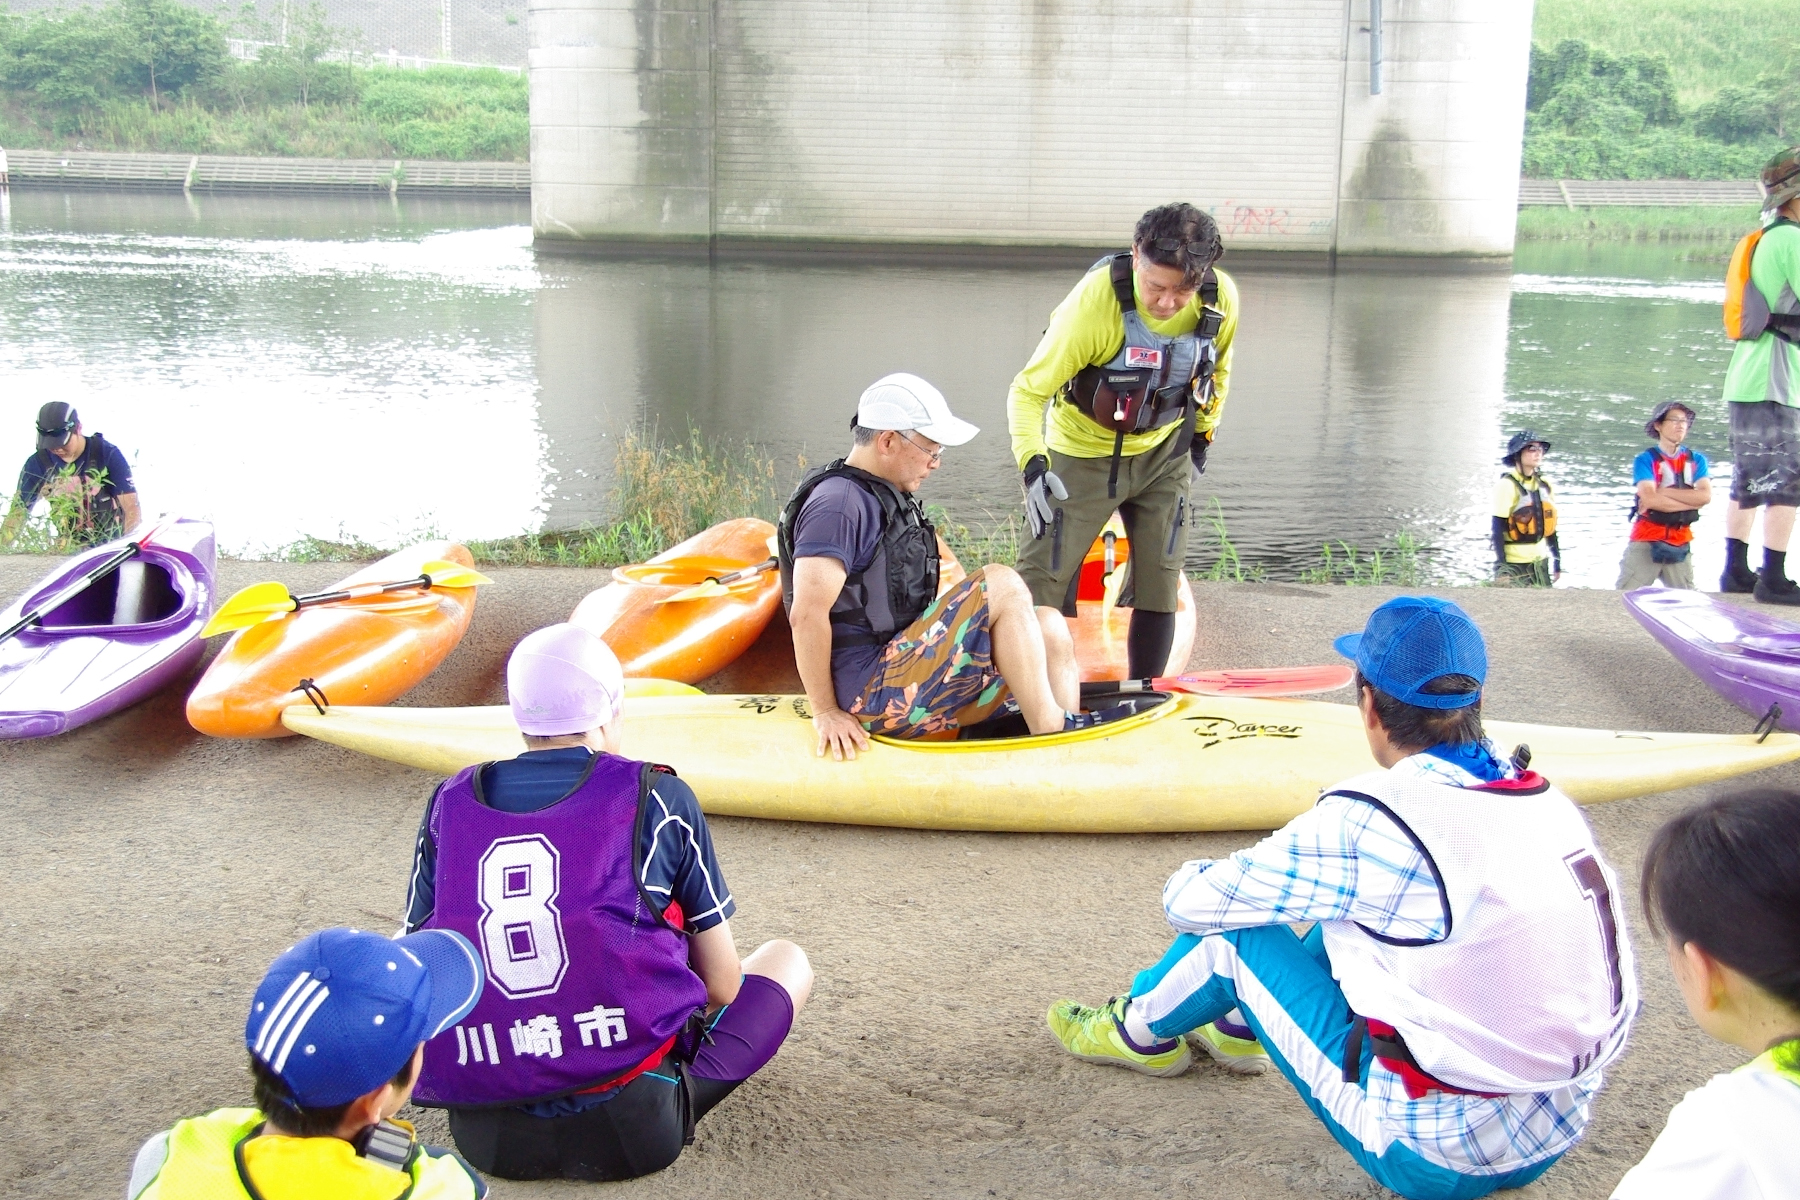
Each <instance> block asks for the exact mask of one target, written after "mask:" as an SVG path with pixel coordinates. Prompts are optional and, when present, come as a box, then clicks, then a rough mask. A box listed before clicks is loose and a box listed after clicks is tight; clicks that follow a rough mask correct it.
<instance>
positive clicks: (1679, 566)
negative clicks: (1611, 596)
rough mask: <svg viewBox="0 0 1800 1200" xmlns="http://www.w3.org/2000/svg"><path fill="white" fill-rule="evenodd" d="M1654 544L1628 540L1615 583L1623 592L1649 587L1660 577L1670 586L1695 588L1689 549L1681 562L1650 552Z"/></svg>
mask: <svg viewBox="0 0 1800 1200" xmlns="http://www.w3.org/2000/svg"><path fill="white" fill-rule="evenodd" d="M1655 544H1656V543H1654V542H1627V543H1625V557H1624V559H1623V560H1622V561H1621V562H1620V563H1619V582H1618V583H1617V584H1615V585H1614V586H1615V587H1617V588H1618V589H1619V590H1620V591H1621V592H1629V591H1633V590H1635V589H1637V588H1641V587H1649V586H1650V585H1651V584H1653V583H1655V582H1656V581H1657V580H1659V579H1660V580H1662V582H1663V583H1664V584H1665V585H1667V586H1668V587H1672V588H1689V589H1692V588H1693V586H1694V556H1693V555H1692V554H1691V553H1690V554H1689V555H1688V556H1687V557H1686V558H1684V559H1682V560H1681V561H1680V562H1674V563H1659V562H1657V561H1656V560H1655V559H1654V558H1652V557H1651V556H1650V547H1651V546H1653V545H1655Z"/></svg>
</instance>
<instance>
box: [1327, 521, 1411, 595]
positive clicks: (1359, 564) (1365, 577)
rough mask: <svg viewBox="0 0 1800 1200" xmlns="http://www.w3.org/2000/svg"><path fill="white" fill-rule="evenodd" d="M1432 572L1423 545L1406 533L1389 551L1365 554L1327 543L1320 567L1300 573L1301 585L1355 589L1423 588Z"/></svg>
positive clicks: (1345, 544) (1346, 545)
mask: <svg viewBox="0 0 1800 1200" xmlns="http://www.w3.org/2000/svg"><path fill="white" fill-rule="evenodd" d="M1427 575H1428V572H1427V570H1426V568H1425V564H1424V563H1423V562H1422V561H1421V560H1420V558H1419V542H1418V539H1417V538H1415V537H1413V535H1412V534H1410V533H1408V532H1407V531H1406V530H1404V529H1403V530H1401V531H1400V532H1399V533H1396V534H1395V535H1394V538H1393V541H1392V542H1391V543H1390V544H1389V545H1388V546H1386V547H1385V548H1379V549H1375V550H1361V549H1358V548H1357V547H1355V546H1352V545H1351V544H1350V543H1348V542H1345V541H1338V542H1335V543H1334V542H1326V543H1325V544H1324V546H1322V547H1321V548H1320V553H1319V563H1318V565H1317V566H1314V567H1308V568H1306V569H1305V570H1302V571H1301V572H1300V582H1301V583H1342V584H1348V585H1350V586H1351V587H1403V588H1410V587H1423V586H1424V585H1425V584H1426V583H1427V582H1428V580H1427Z"/></svg>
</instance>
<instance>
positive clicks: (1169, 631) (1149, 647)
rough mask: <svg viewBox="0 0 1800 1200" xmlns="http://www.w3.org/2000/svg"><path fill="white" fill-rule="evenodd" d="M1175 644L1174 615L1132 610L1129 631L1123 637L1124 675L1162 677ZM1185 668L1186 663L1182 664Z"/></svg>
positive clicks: (1138, 609)
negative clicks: (1125, 665) (1124, 654)
mask: <svg viewBox="0 0 1800 1200" xmlns="http://www.w3.org/2000/svg"><path fill="white" fill-rule="evenodd" d="M1174 645H1175V614H1174V613H1172V612H1166V613H1162V612H1149V611H1147V610H1145V609H1142V608H1134V609H1132V610H1131V632H1130V633H1128V634H1127V635H1126V637H1125V652H1126V661H1127V663H1128V664H1129V665H1128V666H1127V668H1126V673H1127V674H1128V675H1130V676H1131V677H1132V678H1133V679H1149V678H1150V677H1151V676H1154V675H1161V674H1162V673H1163V671H1164V669H1165V668H1166V667H1167V666H1168V665H1169V651H1170V650H1171V649H1172V648H1173V647H1174ZM1183 665H1184V666H1185V665H1186V664H1183Z"/></svg>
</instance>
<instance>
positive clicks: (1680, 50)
mask: <svg viewBox="0 0 1800 1200" xmlns="http://www.w3.org/2000/svg"><path fill="white" fill-rule="evenodd" d="M1531 36H1532V40H1533V41H1536V42H1538V43H1539V44H1541V45H1544V46H1554V45H1556V44H1557V43H1558V42H1560V41H1562V40H1563V39H1564V38H1575V39H1578V40H1580V41H1584V42H1590V43H1592V44H1593V45H1596V46H1600V47H1603V48H1604V49H1606V50H1609V51H1611V52H1612V53H1614V54H1660V55H1663V56H1665V57H1666V58H1667V59H1668V60H1669V65H1670V68H1671V70H1672V71H1673V74H1674V77H1675V86H1676V89H1677V91H1678V93H1679V94H1680V97H1681V101H1682V103H1683V104H1688V105H1692V104H1697V103H1699V102H1700V101H1703V100H1706V99H1709V98H1711V97H1712V95H1713V93H1715V92H1717V91H1718V90H1719V89H1720V88H1721V87H1724V86H1726V85H1729V84H1744V83H1748V82H1750V81H1751V80H1754V79H1756V78H1757V77H1759V76H1761V75H1768V74H1785V73H1786V72H1787V71H1788V69H1789V66H1790V64H1791V63H1792V61H1793V59H1794V57H1795V54H1796V51H1800V30H1797V29H1796V26H1795V24H1794V4H1793V0H1658V3H1655V4H1648V3H1645V0H1538V3H1537V8H1536V10H1535V12H1534V14H1533V16H1532V26H1531Z"/></svg>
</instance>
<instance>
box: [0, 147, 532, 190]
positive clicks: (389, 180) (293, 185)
mask: <svg viewBox="0 0 1800 1200" xmlns="http://www.w3.org/2000/svg"><path fill="white" fill-rule="evenodd" d="M0 174H4V176H5V177H6V179H7V181H8V182H9V183H10V184H11V186H13V187H55V188H71V187H74V188H127V189H144V190H151V191H160V190H168V191H204V192H389V193H399V192H407V193H420V192H424V193H427V194H438V195H500V196H524V195H525V194H527V193H529V192H530V191H531V167H530V165H529V164H527V163H506V162H427V161H420V160H401V159H392V158H385V159H357V158H238V157H230V156H226V155H215V154H109V153H104V152H96V151H85V150H8V151H4V152H0Z"/></svg>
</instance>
